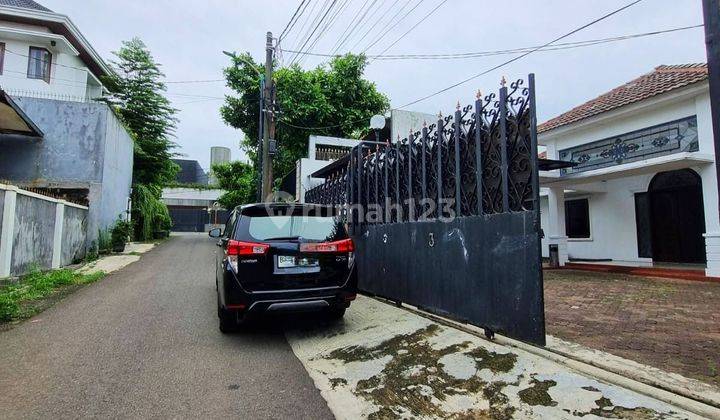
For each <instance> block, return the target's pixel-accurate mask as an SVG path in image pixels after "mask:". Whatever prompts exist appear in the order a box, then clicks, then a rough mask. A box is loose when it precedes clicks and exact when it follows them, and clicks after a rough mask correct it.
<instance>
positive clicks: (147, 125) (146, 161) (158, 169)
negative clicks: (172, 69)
mask: <svg viewBox="0 0 720 420" xmlns="http://www.w3.org/2000/svg"><path fill="white" fill-rule="evenodd" d="M113 54H114V55H115V56H116V57H117V60H115V61H111V64H112V66H113V69H114V70H115V74H113V75H111V76H110V77H108V78H107V79H106V84H107V85H108V87H109V88H110V90H111V91H113V92H114V93H113V96H112V97H111V98H110V99H108V100H107V102H109V103H110V105H112V106H113V107H114V108H115V109H116V110H117V111H118V113H119V114H120V119H121V120H122V122H123V123H124V124H125V126H126V127H127V128H128V130H129V131H130V133H131V135H132V136H133V138H134V141H135V157H134V166H133V183H134V184H157V185H164V184H166V183H168V182H171V181H172V180H173V178H174V177H175V174H176V173H177V171H178V169H179V168H178V166H177V165H175V164H174V163H173V162H172V160H171V158H172V157H173V156H174V154H173V153H172V149H174V148H175V147H177V145H176V144H175V143H174V142H173V141H171V140H170V137H171V136H172V135H173V133H174V130H175V124H176V122H177V119H176V118H175V113H176V112H177V110H176V109H175V108H173V107H172V106H171V105H170V101H169V100H168V99H167V98H166V97H165V96H164V95H163V93H164V92H165V90H166V88H165V83H163V81H162V79H163V78H164V77H165V75H164V74H163V73H162V72H161V71H160V65H159V64H158V63H157V62H155V60H154V58H153V56H152V54H151V53H150V51H149V50H148V48H147V46H145V44H144V43H143V42H142V41H141V40H140V39H138V38H133V39H132V40H130V41H124V42H123V44H122V47H121V48H120V50H119V51H117V52H114V53H113Z"/></svg>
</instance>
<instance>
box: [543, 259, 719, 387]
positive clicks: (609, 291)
mask: <svg viewBox="0 0 720 420" xmlns="http://www.w3.org/2000/svg"><path fill="white" fill-rule="evenodd" d="M545 314H546V322H547V332H548V334H551V335H554V336H556V337H559V338H562V339H565V340H568V341H573V342H576V343H579V344H582V345H585V346H587V347H592V348H595V349H598V350H603V351H606V352H608V353H611V354H614V355H617V356H621V357H625V358H627V359H631V360H635V361H637V362H640V363H644V364H647V365H651V366H655V367H657V368H660V369H664V370H667V371H670V372H676V373H679V374H681V375H684V376H686V377H690V378H695V379H699V380H701V381H704V382H707V383H710V384H713V385H716V386H720V283H703V282H694V281H681V280H668V279H655V278H652V279H650V278H644V277H637V276H627V275H623V274H609V273H593V272H583V271H574V270H546V271H545Z"/></svg>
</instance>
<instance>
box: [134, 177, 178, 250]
mask: <svg viewBox="0 0 720 420" xmlns="http://www.w3.org/2000/svg"><path fill="white" fill-rule="evenodd" d="M161 192H162V190H161V189H160V187H157V186H154V185H143V184H136V185H134V186H133V200H132V202H133V220H136V221H137V222H138V223H137V225H136V226H135V238H136V239H138V240H141V241H148V240H151V239H153V233H154V232H155V231H158V230H170V227H171V226H172V220H171V219H170V212H169V211H168V208H167V206H166V205H165V203H163V202H162V201H161V200H160V195H161Z"/></svg>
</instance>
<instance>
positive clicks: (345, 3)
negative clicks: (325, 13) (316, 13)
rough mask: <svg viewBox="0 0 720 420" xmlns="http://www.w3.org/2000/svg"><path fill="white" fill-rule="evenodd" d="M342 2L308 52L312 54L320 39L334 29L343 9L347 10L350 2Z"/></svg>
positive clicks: (346, 0)
mask: <svg viewBox="0 0 720 420" xmlns="http://www.w3.org/2000/svg"><path fill="white" fill-rule="evenodd" d="M341 1H342V3H340V4H339V5H338V7H337V9H336V10H335V12H334V13H333V14H332V16H330V18H329V19H328V21H327V23H326V24H325V26H323V28H322V29H321V30H320V33H319V34H318V35H317V36H316V37H315V40H314V41H313V42H312V44H311V45H310V46H309V47H308V49H307V52H311V51H312V50H313V48H315V45H317V43H318V41H320V39H321V38H322V37H323V36H324V35H325V33H327V31H328V30H330V28H332V26H333V25H334V24H335V21H336V20H337V17H338V16H339V15H340V14H341V13H342V11H343V9H344V8H345V6H347V3H348V2H349V1H350V0H341ZM305 57H306V56H305V55H303V56H302V57H300V59H299V60H298V63H301V62H302V60H304V59H305Z"/></svg>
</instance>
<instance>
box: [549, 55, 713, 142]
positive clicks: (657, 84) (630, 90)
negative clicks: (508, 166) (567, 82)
mask: <svg viewBox="0 0 720 420" xmlns="http://www.w3.org/2000/svg"><path fill="white" fill-rule="evenodd" d="M707 78H708V68H707V64H704V63H697V64H677V65H662V66H658V67H656V68H655V70H654V71H652V72H651V73H647V74H644V75H642V76H640V77H638V78H637V79H635V80H632V81H630V82H628V83H626V84H624V85H622V86H619V87H617V88H615V89H613V90H611V91H610V92H607V93H605V94H602V95H600V96H598V97H597V98H595V99H593V100H590V101H588V102H585V103H584V104H582V105H580V106H577V107H575V108H573V109H571V110H570V111H568V112H565V113H564V114H561V115H559V116H557V117H555V118H553V119H551V120H548V121H546V122H544V123H542V124H540V125H539V126H538V133H543V132H546V131H550V130H554V129H556V128H559V127H562V126H565V125H569V124H572V123H576V122H578V121H581V120H584V119H586V118H590V117H593V116H595V115H598V114H602V113H604V112H608V111H611V110H613V109H616V108H620V107H622V106H625V105H629V104H632V103H635V102H639V101H642V100H645V99H648V98H651V97H653V96H656V95H660V94H662V93H666V92H670V91H671V90H675V89H679V88H682V87H685V86H688V85H691V84H693V83H697V82H700V81H703V80H706V79H707Z"/></svg>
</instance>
